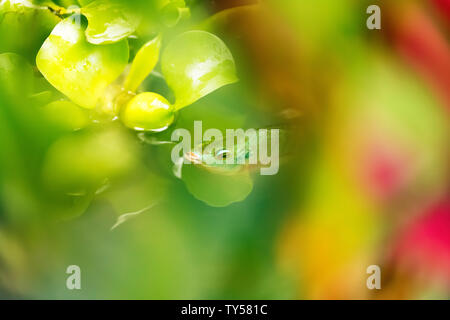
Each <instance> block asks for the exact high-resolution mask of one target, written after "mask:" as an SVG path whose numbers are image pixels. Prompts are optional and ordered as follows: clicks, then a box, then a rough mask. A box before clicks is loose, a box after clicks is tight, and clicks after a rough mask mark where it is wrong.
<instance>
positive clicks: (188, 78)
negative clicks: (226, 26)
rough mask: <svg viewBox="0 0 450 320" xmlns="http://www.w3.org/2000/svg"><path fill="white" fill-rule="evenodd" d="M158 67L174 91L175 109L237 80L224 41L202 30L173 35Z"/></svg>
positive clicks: (231, 57) (230, 56)
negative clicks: (173, 37) (174, 36)
mask: <svg viewBox="0 0 450 320" xmlns="http://www.w3.org/2000/svg"><path fill="white" fill-rule="evenodd" d="M161 67H162V72H163V74H164V76H165V78H166V80H167V83H168V85H169V86H170V87H171V89H172V90H173V91H174V93H175V97H176V102H175V108H176V109H177V110H178V109H181V108H183V107H185V106H187V105H190V104H192V103H193V102H195V101H197V100H198V99H200V98H202V97H203V96H205V95H207V94H208V93H210V92H212V91H214V90H217V89H219V88H220V87H222V86H224V85H227V84H231V83H234V82H236V81H237V80H238V79H237V77H236V68H235V64H234V59H233V56H232V55H231V52H230V51H229V50H228V48H227V46H226V45H225V43H224V42H223V41H222V40H220V39H219V38H218V37H216V36H215V35H213V34H211V33H209V32H205V31H188V32H185V33H183V34H181V35H179V36H178V37H177V38H175V39H174V40H173V41H172V42H171V43H170V44H169V45H168V46H167V48H166V49H165V50H164V52H163V54H162V58H161Z"/></svg>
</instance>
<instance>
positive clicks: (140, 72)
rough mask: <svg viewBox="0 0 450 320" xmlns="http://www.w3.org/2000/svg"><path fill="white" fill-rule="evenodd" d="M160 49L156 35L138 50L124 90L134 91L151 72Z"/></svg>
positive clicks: (159, 41)
mask: <svg viewBox="0 0 450 320" xmlns="http://www.w3.org/2000/svg"><path fill="white" fill-rule="evenodd" d="M160 48H161V37H160V36H159V35H158V36H157V37H156V38H154V39H152V40H150V41H149V42H147V43H146V44H144V45H143V46H142V48H141V49H139V51H138V52H137V54H136V57H135V58H134V60H133V64H132V65H131V69H130V73H129V74H128V76H127V78H126V79H125V84H124V86H125V89H126V90H129V91H133V92H134V91H136V89H137V88H138V87H139V85H140V84H141V83H142V81H144V80H145V78H146V77H147V76H148V75H149V74H150V72H152V70H153V68H154V67H155V65H156V63H157V62H158V59H159V50H160Z"/></svg>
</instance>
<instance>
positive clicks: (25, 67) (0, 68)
mask: <svg viewBox="0 0 450 320" xmlns="http://www.w3.org/2000/svg"><path fill="white" fill-rule="evenodd" d="M0 83H1V84H2V89H3V90H4V91H5V93H7V94H8V95H14V94H16V93H18V92H20V93H21V94H25V95H27V94H28V93H30V92H31V91H32V86H33V70H32V69H31V66H30V65H29V64H28V62H27V61H26V60H25V59H24V58H22V57H21V56H19V55H17V54H15V53H11V52H7V53H2V54H0Z"/></svg>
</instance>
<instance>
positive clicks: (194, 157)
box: [184, 151, 202, 164]
mask: <svg viewBox="0 0 450 320" xmlns="http://www.w3.org/2000/svg"><path fill="white" fill-rule="evenodd" d="M184 158H185V159H186V160H188V161H189V162H191V163H193V164H202V158H201V157H200V156H199V155H198V154H197V153H195V152H192V151H190V152H186V154H185V155H184Z"/></svg>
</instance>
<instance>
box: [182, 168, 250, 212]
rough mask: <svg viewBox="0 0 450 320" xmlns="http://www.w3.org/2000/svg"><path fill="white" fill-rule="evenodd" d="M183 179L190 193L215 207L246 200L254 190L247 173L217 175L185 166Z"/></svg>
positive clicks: (203, 169) (202, 169)
mask: <svg viewBox="0 0 450 320" xmlns="http://www.w3.org/2000/svg"><path fill="white" fill-rule="evenodd" d="M182 179H183V181H184V183H185V185H186V187H187V189H188V190H189V192H190V193H191V194H192V195H193V196H194V197H196V198H197V199H199V200H201V201H203V202H205V203H206V204H208V205H210V206H213V207H225V206H228V205H230V204H232V203H234V202H239V201H243V200H245V199H246V198H247V197H248V195H249V194H250V192H251V191H252V189H253V181H252V179H251V177H250V174H249V173H248V172H247V171H242V172H238V173H235V174H217V173H213V172H211V171H208V170H207V169H205V168H203V167H201V166H197V165H192V164H191V165H184V166H183V175H182Z"/></svg>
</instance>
